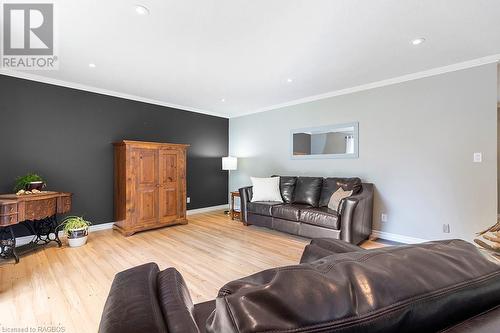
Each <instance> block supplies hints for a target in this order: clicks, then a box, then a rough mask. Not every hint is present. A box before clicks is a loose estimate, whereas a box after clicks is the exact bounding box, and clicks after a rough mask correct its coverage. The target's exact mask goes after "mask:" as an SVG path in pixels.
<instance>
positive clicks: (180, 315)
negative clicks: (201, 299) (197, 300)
mask: <svg viewBox="0 0 500 333" xmlns="http://www.w3.org/2000/svg"><path fill="white" fill-rule="evenodd" d="M158 299H159V303H160V306H161V308H162V311H163V316H164V317H165V321H166V322H167V328H168V332H169V333H199V332H200V330H199V328H198V325H197V324H196V320H195V314H194V305H193V300H192V299H191V295H190V294H189V291H188V289H187V287H186V282H185V281H184V278H183V277H182V275H181V274H180V273H179V272H178V271H177V270H176V269H175V268H167V269H166V270H164V271H162V272H160V273H159V274H158Z"/></svg>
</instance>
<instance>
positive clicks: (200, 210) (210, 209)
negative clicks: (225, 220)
mask: <svg viewBox="0 0 500 333" xmlns="http://www.w3.org/2000/svg"><path fill="white" fill-rule="evenodd" d="M222 209H229V204H225V205H219V206H211V207H204V208H198V209H190V210H188V211H187V212H186V213H187V215H193V214H199V213H208V212H213V211H214V210H222Z"/></svg>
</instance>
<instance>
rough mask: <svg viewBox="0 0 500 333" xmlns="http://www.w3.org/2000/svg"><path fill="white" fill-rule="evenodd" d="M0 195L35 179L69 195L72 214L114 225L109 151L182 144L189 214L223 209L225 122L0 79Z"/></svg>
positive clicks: (162, 108) (125, 100) (40, 85)
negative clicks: (26, 177) (30, 175)
mask: <svg viewBox="0 0 500 333" xmlns="http://www.w3.org/2000/svg"><path fill="white" fill-rule="evenodd" d="M0 116H1V118H0V119H1V120H0V192H1V193H10V192H12V186H13V182H14V179H15V178H16V177H17V176H20V175H23V174H25V173H27V172H30V171H34V172H37V173H40V174H41V175H42V176H44V177H45V178H46V179H47V182H48V189H50V190H58V191H68V192H72V193H74V198H73V204H74V205H73V211H72V213H73V214H78V215H84V216H85V217H86V218H88V219H90V220H92V221H93V222H94V223H95V224H99V223H106V222H111V221H113V147H112V142H115V141H119V140H122V139H130V140H141V141H156V142H171V143H187V144H190V145H191V147H190V148H189V150H188V159H187V192H188V196H189V197H191V203H190V204H188V209H195V208H202V207H209V206H216V205H221V204H226V203H227V201H228V198H227V193H228V192H227V188H228V184H227V171H222V170H221V157H222V156H227V154H228V124H229V122H228V119H225V118H220V117H214V116H208V115H204V114H199V113H194V112H188V111H182V110H177V109H173V108H168V107H163V106H158V105H153V104H147V103H142V102H137V101H132V100H127V99H122V98H116V97H110V96H106V95H100V94H95V93H90V92H86V91H81V90H75V89H70V88H64V87H59V86H54V85H49V84H44V83H39V82H34V81H28V80H23V79H17V78H13V77H8V76H4V75H0Z"/></svg>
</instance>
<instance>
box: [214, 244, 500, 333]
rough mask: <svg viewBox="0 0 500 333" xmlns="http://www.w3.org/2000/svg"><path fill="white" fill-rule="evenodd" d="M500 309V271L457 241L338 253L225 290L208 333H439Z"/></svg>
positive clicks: (269, 272)
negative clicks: (464, 321) (438, 332)
mask: <svg viewBox="0 0 500 333" xmlns="http://www.w3.org/2000/svg"><path fill="white" fill-rule="evenodd" d="M499 302H500V265H498V264H495V263H493V262H491V261H489V260H487V259H486V258H485V257H484V256H483V255H482V254H481V253H480V252H479V251H478V250H477V248H476V247H475V246H474V245H472V244H469V243H467V242H465V241H461V240H450V241H440V242H429V243H425V244H419V245H412V246H398V247H389V248H383V249H377V250H371V251H367V252H350V253H343V254H335V255H332V256H328V257H325V258H323V259H320V260H317V261H315V262H313V263H310V264H302V265H295V266H288V267H281V268H275V269H269V270H266V271H262V272H260V273H257V274H254V275H251V276H249V277H246V278H243V279H240V280H236V281H233V282H230V283H229V284H227V285H226V286H224V287H223V288H222V289H221V291H220V293H219V296H218V297H217V300H216V304H217V305H216V310H215V311H214V312H213V313H212V315H211V316H210V317H209V319H208V320H207V332H212V333H215V332H217V333H221V332H224V333H231V332H239V333H250V332H264V331H265V332H275V333H277V332H294V333H297V332H342V333H351V332H353V333H354V332H371V333H375V332H384V333H392V332H394V333H396V332H407V333H411V332H415V333H417V332H437V331H439V330H442V329H445V328H447V327H450V326H452V325H455V324H457V323H458V322H461V321H463V320H464V318H470V317H473V316H475V315H477V314H479V313H481V312H483V311H486V310H488V309H491V308H493V307H495V305H498V304H499Z"/></svg>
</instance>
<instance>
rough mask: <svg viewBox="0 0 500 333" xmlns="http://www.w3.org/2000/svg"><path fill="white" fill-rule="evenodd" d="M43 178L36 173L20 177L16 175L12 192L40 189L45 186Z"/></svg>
mask: <svg viewBox="0 0 500 333" xmlns="http://www.w3.org/2000/svg"><path fill="white" fill-rule="evenodd" d="M45 185H46V183H45V180H44V179H43V178H42V177H41V176H40V175H37V174H36V173H33V172H31V173H28V174H27V175H24V176H22V177H17V178H16V182H15V185H14V192H19V191H21V190H23V191H32V190H37V191H41V190H42V189H43V188H44V187H45Z"/></svg>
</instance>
